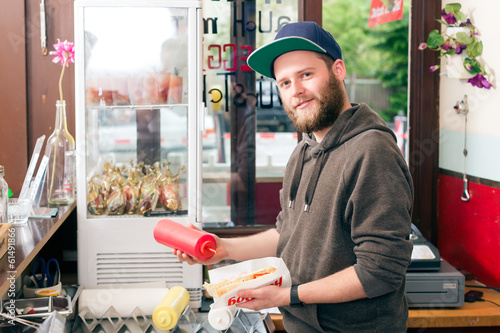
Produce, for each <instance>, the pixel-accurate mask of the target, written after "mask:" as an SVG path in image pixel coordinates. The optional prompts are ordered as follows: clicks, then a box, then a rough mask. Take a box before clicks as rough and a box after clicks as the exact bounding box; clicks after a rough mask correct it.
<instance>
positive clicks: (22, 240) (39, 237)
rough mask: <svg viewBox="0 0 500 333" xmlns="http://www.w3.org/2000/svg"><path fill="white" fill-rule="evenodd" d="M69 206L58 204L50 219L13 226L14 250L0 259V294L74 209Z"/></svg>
mask: <svg viewBox="0 0 500 333" xmlns="http://www.w3.org/2000/svg"><path fill="white" fill-rule="evenodd" d="M75 207H76V203H73V204H72V205H71V206H59V207H58V208H59V211H58V213H57V216H56V217H54V218H52V219H40V220H35V219H29V220H28V222H27V223H26V224H23V225H20V226H13V227H12V228H13V229H14V230H13V232H12V233H10V235H9V238H10V239H12V238H14V241H15V242H14V251H15V253H12V252H10V253H9V251H7V253H6V254H5V255H4V256H3V257H2V258H1V259H0V283H1V284H0V296H3V295H5V294H6V293H7V291H8V290H9V287H10V284H11V281H14V279H17V278H18V277H19V276H21V274H22V272H23V271H24V270H25V269H26V267H28V265H29V264H30V263H31V262H32V261H33V259H34V258H35V257H36V255H37V254H38V252H40V250H41V249H42V248H43V246H44V245H45V244H46V243H47V241H48V240H49V239H50V238H51V237H52V235H53V234H54V233H55V232H56V231H57V229H59V227H60V226H61V225H62V223H63V222H64V221H65V220H66V219H67V218H68V216H69V215H70V214H71V212H72V211H73V210H74V209H75Z"/></svg>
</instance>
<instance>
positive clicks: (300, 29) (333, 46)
mask: <svg viewBox="0 0 500 333" xmlns="http://www.w3.org/2000/svg"><path fill="white" fill-rule="evenodd" d="M298 50H305V51H315V52H319V53H325V54H327V55H329V56H330V57H331V58H333V60H337V59H342V51H341V50H340V46H339V44H337V42H336V41H335V39H334V38H333V36H332V35H331V34H330V33H329V32H328V31H326V30H324V29H323V28H321V27H320V26H319V25H318V24H317V23H316V22H296V23H288V24H286V25H284V26H283V27H282V28H281V30H280V31H279V32H278V34H277V35H276V37H275V38H274V41H272V42H270V43H268V44H266V45H264V46H262V47H260V48H258V49H257V50H255V51H253V52H252V53H250V56H249V57H248V60H247V61H248V66H250V67H251V68H252V69H253V70H254V71H256V72H257V73H260V74H262V75H264V76H267V77H270V78H274V69H273V67H274V61H275V60H276V59H277V58H278V57H279V56H281V55H283V54H285V53H287V52H291V51H298Z"/></svg>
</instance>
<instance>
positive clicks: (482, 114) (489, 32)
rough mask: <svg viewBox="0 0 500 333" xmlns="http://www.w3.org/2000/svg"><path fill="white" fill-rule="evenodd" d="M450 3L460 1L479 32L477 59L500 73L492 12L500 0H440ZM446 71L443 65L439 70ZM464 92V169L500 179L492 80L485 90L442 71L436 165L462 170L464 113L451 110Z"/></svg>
mask: <svg viewBox="0 0 500 333" xmlns="http://www.w3.org/2000/svg"><path fill="white" fill-rule="evenodd" d="M452 2H459V3H461V4H462V12H463V13H464V14H465V16H466V17H469V18H470V20H471V21H472V23H473V24H474V25H475V26H476V28H477V30H478V32H479V36H480V38H481V40H482V42H483V54H482V56H481V57H480V59H479V60H480V62H481V63H483V64H486V65H487V68H488V67H489V71H488V72H489V73H492V74H495V72H496V71H499V72H500V56H499V54H500V43H499V42H498V41H499V37H498V33H499V31H500V20H499V19H498V17H496V16H495V15H494V14H493V13H498V12H500V1H498V0H481V1H477V0H462V1H457V0H455V1H449V0H443V1H442V3H443V8H444V6H445V4H447V3H452ZM445 71H446V69H445V68H444V67H443V66H442V67H441V73H443V72H445ZM436 75H438V73H437V72H436ZM498 83H499V84H500V82H498ZM464 95H467V99H468V102H469V113H468V119H467V151H468V155H467V160H466V161H467V164H466V172H467V174H468V175H472V176H476V177H480V178H484V179H489V180H495V181H500V91H499V90H498V89H497V82H496V80H495V79H494V80H493V87H492V88H491V89H490V90H486V89H480V88H477V87H473V86H472V85H471V84H469V83H467V80H465V79H450V78H448V77H446V76H444V75H443V74H441V80H440V100H439V105H440V110H439V116H440V132H441V137H440V147H439V150H440V153H439V167H440V168H442V169H446V170H450V171H455V172H459V173H463V172H464V155H463V149H464V138H465V137H464V134H465V131H464V127H465V116H464V115H462V114H460V115H457V114H456V113H455V110H454V109H453V106H454V105H455V104H456V102H457V101H461V100H463V97H464Z"/></svg>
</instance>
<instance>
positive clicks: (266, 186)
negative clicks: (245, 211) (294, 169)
mask: <svg viewBox="0 0 500 333" xmlns="http://www.w3.org/2000/svg"><path fill="white" fill-rule="evenodd" d="M282 187H283V184H282V183H257V187H256V189H255V195H256V198H255V214H256V217H255V224H275V223H276V216H278V213H279V212H280V210H281V207H280V190H281V188H282Z"/></svg>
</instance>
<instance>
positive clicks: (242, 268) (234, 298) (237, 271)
mask: <svg viewBox="0 0 500 333" xmlns="http://www.w3.org/2000/svg"><path fill="white" fill-rule="evenodd" d="M267 267H274V268H276V271H274V272H273V273H270V274H267V275H264V276H261V277H259V278H258V279H255V280H250V281H248V282H245V283H244V284H242V285H241V286H239V287H237V288H235V289H232V290H230V291H228V292H227V293H225V294H223V295H221V296H220V297H219V298H217V299H214V303H213V304H212V305H211V308H212V309H215V308H220V307H227V306H232V305H236V304H238V303H243V302H245V301H246V300H245V299H244V298H242V297H238V291H239V290H242V289H256V288H259V287H263V286H267V285H276V286H279V287H290V286H291V278H290V272H289V271H288V268H287V267H286V265H285V263H284V261H283V259H281V258H276V257H267V258H261V259H254V260H248V261H243V262H240V263H237V264H234V265H229V266H225V267H221V268H216V269H212V270H210V271H208V275H209V277H210V282H211V283H217V282H220V281H223V280H226V279H230V278H233V277H237V276H240V275H243V274H248V273H252V272H255V271H258V270H260V269H263V268H267Z"/></svg>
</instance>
